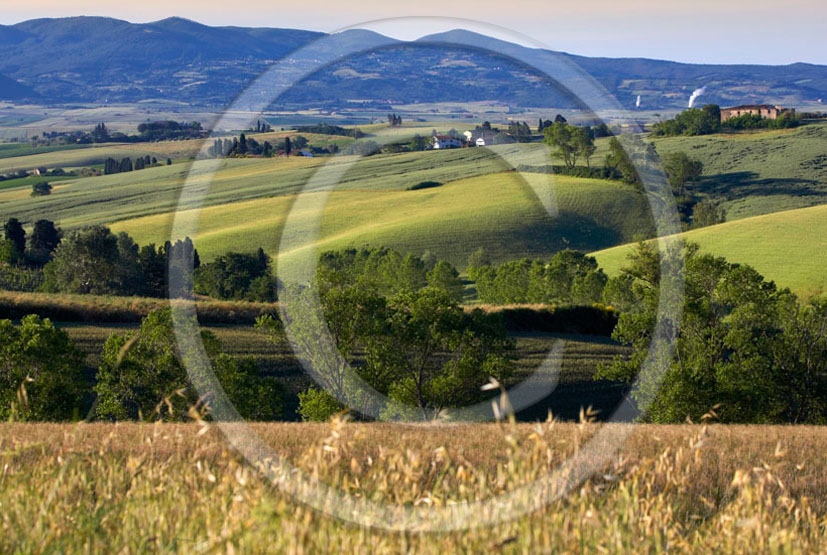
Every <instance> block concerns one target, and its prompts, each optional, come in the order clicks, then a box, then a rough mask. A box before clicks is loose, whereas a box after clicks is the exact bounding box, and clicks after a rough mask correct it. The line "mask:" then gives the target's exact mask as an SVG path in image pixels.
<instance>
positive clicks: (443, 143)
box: [431, 135, 462, 149]
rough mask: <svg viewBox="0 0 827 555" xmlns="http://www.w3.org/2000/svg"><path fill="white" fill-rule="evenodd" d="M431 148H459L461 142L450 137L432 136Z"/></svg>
mask: <svg viewBox="0 0 827 555" xmlns="http://www.w3.org/2000/svg"><path fill="white" fill-rule="evenodd" d="M431 146H432V147H433V148H435V149H442V148H461V147H462V141H461V140H460V139H457V138H455V137H452V136H450V135H434V136H433V143H432V145H431Z"/></svg>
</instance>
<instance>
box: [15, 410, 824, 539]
mask: <svg viewBox="0 0 827 555" xmlns="http://www.w3.org/2000/svg"><path fill="white" fill-rule="evenodd" d="M252 429H253V431H254V432H255V433H256V434H257V435H258V436H259V437H260V438H262V439H263V441H264V442H265V443H266V444H267V445H270V446H272V447H275V448H276V449H277V450H278V451H279V454H280V455H282V456H283V457H285V458H286V460H288V461H290V463H291V464H292V465H294V466H295V467H296V468H297V469H300V470H301V471H303V472H306V473H312V474H305V476H310V475H312V476H313V477H314V478H316V479H319V480H321V481H323V482H325V483H327V484H329V485H330V486H332V487H333V488H334V489H335V490H337V491H340V492H343V491H346V492H348V493H349V494H350V495H351V496H354V497H357V498H361V499H367V500H370V501H372V502H374V503H378V504H380V505H385V506H388V507H394V506H399V505H403V506H404V505H407V506H408V507H409V508H412V510H415V511H420V510H421V511H423V514H424V516H425V521H426V522H428V519H429V518H433V517H434V515H435V514H436V511H438V510H439V509H440V508H442V507H445V506H457V505H454V504H456V503H460V505H459V506H460V507H461V506H463V503H464V502H474V501H478V500H481V499H485V498H489V497H490V496H492V495H496V494H506V497H505V498H504V499H505V504H504V505H503V507H505V509H504V510H507V509H508V508H510V507H511V505H510V503H511V502H512V497H509V492H513V491H514V488H515V487H516V486H519V485H523V484H526V483H528V482H530V481H533V480H537V479H543V478H544V477H545V476H547V474H548V473H549V472H550V471H553V470H554V469H555V468H557V467H558V465H559V464H560V463H561V462H562V461H563V460H565V459H566V458H567V457H568V456H569V455H570V454H572V453H574V452H576V451H577V450H578V448H581V449H582V450H583V451H586V448H585V446H586V445H588V443H587V441H588V439H589V438H590V437H596V434H597V433H598V432H600V431H601V430H602V431H603V432H607V435H608V436H609V437H621V436H623V435H625V434H627V433H628V434H629V435H628V437H627V439H626V441H625V442H624V443H622V445H621V446H620V449H619V451H618V452H616V453H611V454H610V456H609V457H608V458H607V462H606V464H605V465H603V467H602V468H601V469H600V471H599V472H598V473H597V474H596V475H595V476H593V477H592V478H590V479H589V480H587V481H586V482H584V483H581V484H578V485H577V486H576V487H575V488H574V493H573V494H570V495H568V496H565V497H564V498H563V499H561V500H557V501H552V502H551V503H550V504H549V505H548V506H545V507H543V508H541V509H539V510H537V511H535V512H533V513H531V514H530V515H529V516H523V517H520V518H517V519H516V520H512V521H510V522H503V523H499V524H496V525H493V526H483V527H480V528H477V529H474V530H464V531H455V532H441V533H421V532H419V533H416V532H407V533H400V532H387V531H383V530H381V529H378V528H369V527H366V526H354V525H350V524H346V523H343V522H341V521H339V520H336V519H334V518H330V517H327V516H324V515H322V514H320V513H318V512H316V511H314V510H312V509H310V508H308V507H307V506H306V505H303V504H301V503H299V502H297V501H296V500H295V499H293V498H291V497H290V496H288V495H287V494H285V493H283V492H282V491H278V490H276V489H274V488H273V487H272V486H271V485H269V484H268V482H266V481H265V480H264V479H263V478H262V476H261V475H260V474H259V473H258V472H257V471H256V470H254V469H253V468H251V467H250V466H248V465H246V464H245V463H244V461H243V460H242V458H241V457H240V456H239V455H238V454H237V453H236V452H234V451H233V450H232V449H230V448H229V447H228V443H227V441H226V439H225V438H224V437H223V436H222V435H221V433H219V432H218V431H216V430H215V429H214V427H213V426H210V425H209V424H206V423H203V422H202V423H200V424H199V423H191V424H157V425H155V424H129V423H127V424H124V423H121V424H25V423H17V424H9V423H6V424H0V468H2V472H0V507H2V511H0V551H2V552H54V551H60V552H79V551H83V552H122V551H127V552H144V551H172V552H188V553H189V552H195V551H198V552H238V551H241V552H257V553H258V552H319V551H324V552H328V551H342V552H361V553H364V552H372V553H390V552H393V553H396V552H400V551H406V552H407V551H413V552H425V553H436V552H440V553H451V552H468V551H473V552H480V551H492V550H493V551H501V550H505V551H508V552H546V551H564V552H572V551H578V552H582V551H590V552H591V551H600V552H603V551H609V552H631V551H634V552H656V551H663V550H670V551H676V552H727V553H732V552H739V553H742V552H743V553H745V552H749V553H763V552H823V551H824V549H825V547H826V546H827V495H826V494H827V472H825V470H827V469H825V462H824V461H825V459H824V457H823V452H822V449H821V448H820V447H819V446H823V445H824V444H825V443H827V428H816V427H804V426H802V427H793V428H791V427H782V426H722V425H712V426H709V427H703V426H700V425H683V426H651V425H641V426H638V427H631V426H630V425H610V426H609V427H605V426H601V425H598V424H581V425H577V424H560V423H553V424H552V423H546V424H541V425H540V424H538V425H528V424H526V425H516V426H512V425H508V424H505V425H497V424H476V425H473V424H468V425H439V426H424V425H418V426H415V425H394V424H354V423H346V422H334V423H332V424H254V425H252ZM291 476H296V474H292V475H291ZM513 502H515V503H516V497H514V498H513ZM328 507H330V506H329V505H328ZM486 515H487V516H492V515H491V514H490V513H486V512H485V511H481V512H479V513H478V516H480V517H484V516H486ZM361 516H364V514H363V515H361Z"/></svg>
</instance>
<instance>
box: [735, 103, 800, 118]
mask: <svg viewBox="0 0 827 555" xmlns="http://www.w3.org/2000/svg"><path fill="white" fill-rule="evenodd" d="M794 112H795V110H792V109H788V108H782V107H781V106H773V105H771V104H744V105H743V106H734V107H732V108H721V122H725V121H727V120H728V119H732V118H737V117H738V116H743V115H744V114H752V115H754V116H759V117H762V118H766V119H778V118H780V117H781V116H783V115H784V114H788V113H790V114H792V113H794Z"/></svg>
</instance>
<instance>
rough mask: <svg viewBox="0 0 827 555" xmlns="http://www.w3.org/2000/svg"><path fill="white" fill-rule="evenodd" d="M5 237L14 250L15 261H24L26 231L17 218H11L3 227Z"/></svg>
mask: <svg viewBox="0 0 827 555" xmlns="http://www.w3.org/2000/svg"><path fill="white" fill-rule="evenodd" d="M3 235H4V237H5V239H6V241H9V242H10V243H11V244H12V247H13V248H14V257H15V260H18V261H19V260H22V258H23V254H24V253H25V252H26V230H25V229H23V224H21V223H20V220H18V219H17V218H9V219H8V220H7V221H6V223H5V224H4V225H3Z"/></svg>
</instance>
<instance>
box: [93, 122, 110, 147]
mask: <svg viewBox="0 0 827 555" xmlns="http://www.w3.org/2000/svg"><path fill="white" fill-rule="evenodd" d="M108 140H109V130H108V129H107V128H106V125H104V124H103V123H102V122H101V123H99V124H97V125H96V126H95V128H94V129H93V130H92V141H94V142H96V143H105V142H106V141H108Z"/></svg>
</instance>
